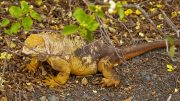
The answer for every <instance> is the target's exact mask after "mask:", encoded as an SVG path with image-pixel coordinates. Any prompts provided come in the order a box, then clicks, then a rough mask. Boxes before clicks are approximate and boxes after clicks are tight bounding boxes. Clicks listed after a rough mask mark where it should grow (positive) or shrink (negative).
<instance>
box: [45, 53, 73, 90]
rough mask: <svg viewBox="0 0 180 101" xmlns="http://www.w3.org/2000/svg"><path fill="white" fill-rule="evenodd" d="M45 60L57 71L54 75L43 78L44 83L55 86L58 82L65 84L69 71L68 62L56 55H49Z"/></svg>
mask: <svg viewBox="0 0 180 101" xmlns="http://www.w3.org/2000/svg"><path fill="white" fill-rule="evenodd" d="M47 62H48V63H49V64H50V65H51V66H52V68H53V69H55V70H57V71H59V73H58V75H57V76H56V77H53V76H50V77H47V78H46V80H44V81H45V83H46V84H47V85H49V86H50V87H55V86H57V85H58V84H65V83H66V82H67V80H68V79H69V75H70V71H71V69H70V65H69V63H68V62H67V61H66V60H64V59H62V58H60V57H57V56H52V57H49V58H48V60H47Z"/></svg>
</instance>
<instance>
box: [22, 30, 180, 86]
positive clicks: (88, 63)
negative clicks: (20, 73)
mask: <svg viewBox="0 0 180 101" xmlns="http://www.w3.org/2000/svg"><path fill="white" fill-rule="evenodd" d="M175 46H177V47H180V41H175ZM162 47H166V43H165V41H155V42H150V43H143V44H140V45H134V46H130V47H127V48H123V49H121V48H120V49H116V51H115V49H114V48H113V47H112V46H111V45H108V44H106V43H105V42H104V41H103V40H98V41H95V42H92V43H90V44H87V43H86V41H84V40H83V39H82V38H81V37H78V36H77V37H74V38H70V37H68V36H62V35H60V34H53V33H45V32H43V33H41V34H31V35H30V36H29V37H28V38H27V39H26V40H25V45H24V46H23V50H22V52H23V53H25V54H27V55H30V56H32V59H31V62H30V63H28V64H27V65H26V67H27V69H28V70H29V71H32V72H35V70H36V68H37V67H38V66H39V64H40V62H42V61H47V62H48V64H50V66H51V67H52V68H53V69H54V70H56V71H59V73H58V74H57V76H55V77H54V76H50V77H47V78H46V80H44V81H45V83H46V84H47V85H49V86H50V87H55V86H57V85H58V84H65V83H66V82H67V80H68V79H69V76H70V74H74V75H78V76H86V75H92V74H96V72H97V71H99V72H102V74H103V76H104V78H103V79H102V82H101V83H102V85H103V86H117V85H118V84H119V83H120V80H119V79H118V77H119V76H118V75H117V74H116V73H115V72H114V70H113V66H114V65H115V64H119V65H120V64H121V63H122V62H123V60H122V59H120V58H119V57H118V55H117V53H119V54H120V56H121V57H123V59H124V60H128V59H131V58H133V57H135V56H138V55H140V54H143V53H145V52H147V51H150V50H152V49H156V48H162Z"/></svg>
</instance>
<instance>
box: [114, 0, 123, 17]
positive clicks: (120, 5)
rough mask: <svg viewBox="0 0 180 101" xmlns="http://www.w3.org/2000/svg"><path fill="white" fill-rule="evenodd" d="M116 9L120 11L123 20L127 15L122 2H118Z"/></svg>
mask: <svg viewBox="0 0 180 101" xmlns="http://www.w3.org/2000/svg"><path fill="white" fill-rule="evenodd" d="M116 9H117V11H118V15H119V19H120V20H123V19H124V17H125V14H124V8H123V6H122V4H121V3H120V2H117V3H116Z"/></svg>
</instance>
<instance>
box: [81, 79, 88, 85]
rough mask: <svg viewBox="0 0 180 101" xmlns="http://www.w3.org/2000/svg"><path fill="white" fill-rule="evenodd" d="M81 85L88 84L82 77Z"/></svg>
mask: <svg viewBox="0 0 180 101" xmlns="http://www.w3.org/2000/svg"><path fill="white" fill-rule="evenodd" d="M81 83H82V84H83V85H87V84H88V80H87V79H86V78H85V77H84V78H83V79H82V81H81Z"/></svg>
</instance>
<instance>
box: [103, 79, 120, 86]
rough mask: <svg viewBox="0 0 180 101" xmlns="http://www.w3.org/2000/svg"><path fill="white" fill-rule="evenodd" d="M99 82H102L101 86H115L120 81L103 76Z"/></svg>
mask: <svg viewBox="0 0 180 101" xmlns="http://www.w3.org/2000/svg"><path fill="white" fill-rule="evenodd" d="M101 83H102V86H103V87H105V86H106V87H109V86H115V87H117V86H118V85H119V83H120V81H119V80H115V79H107V78H103V79H102V81H101Z"/></svg>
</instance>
